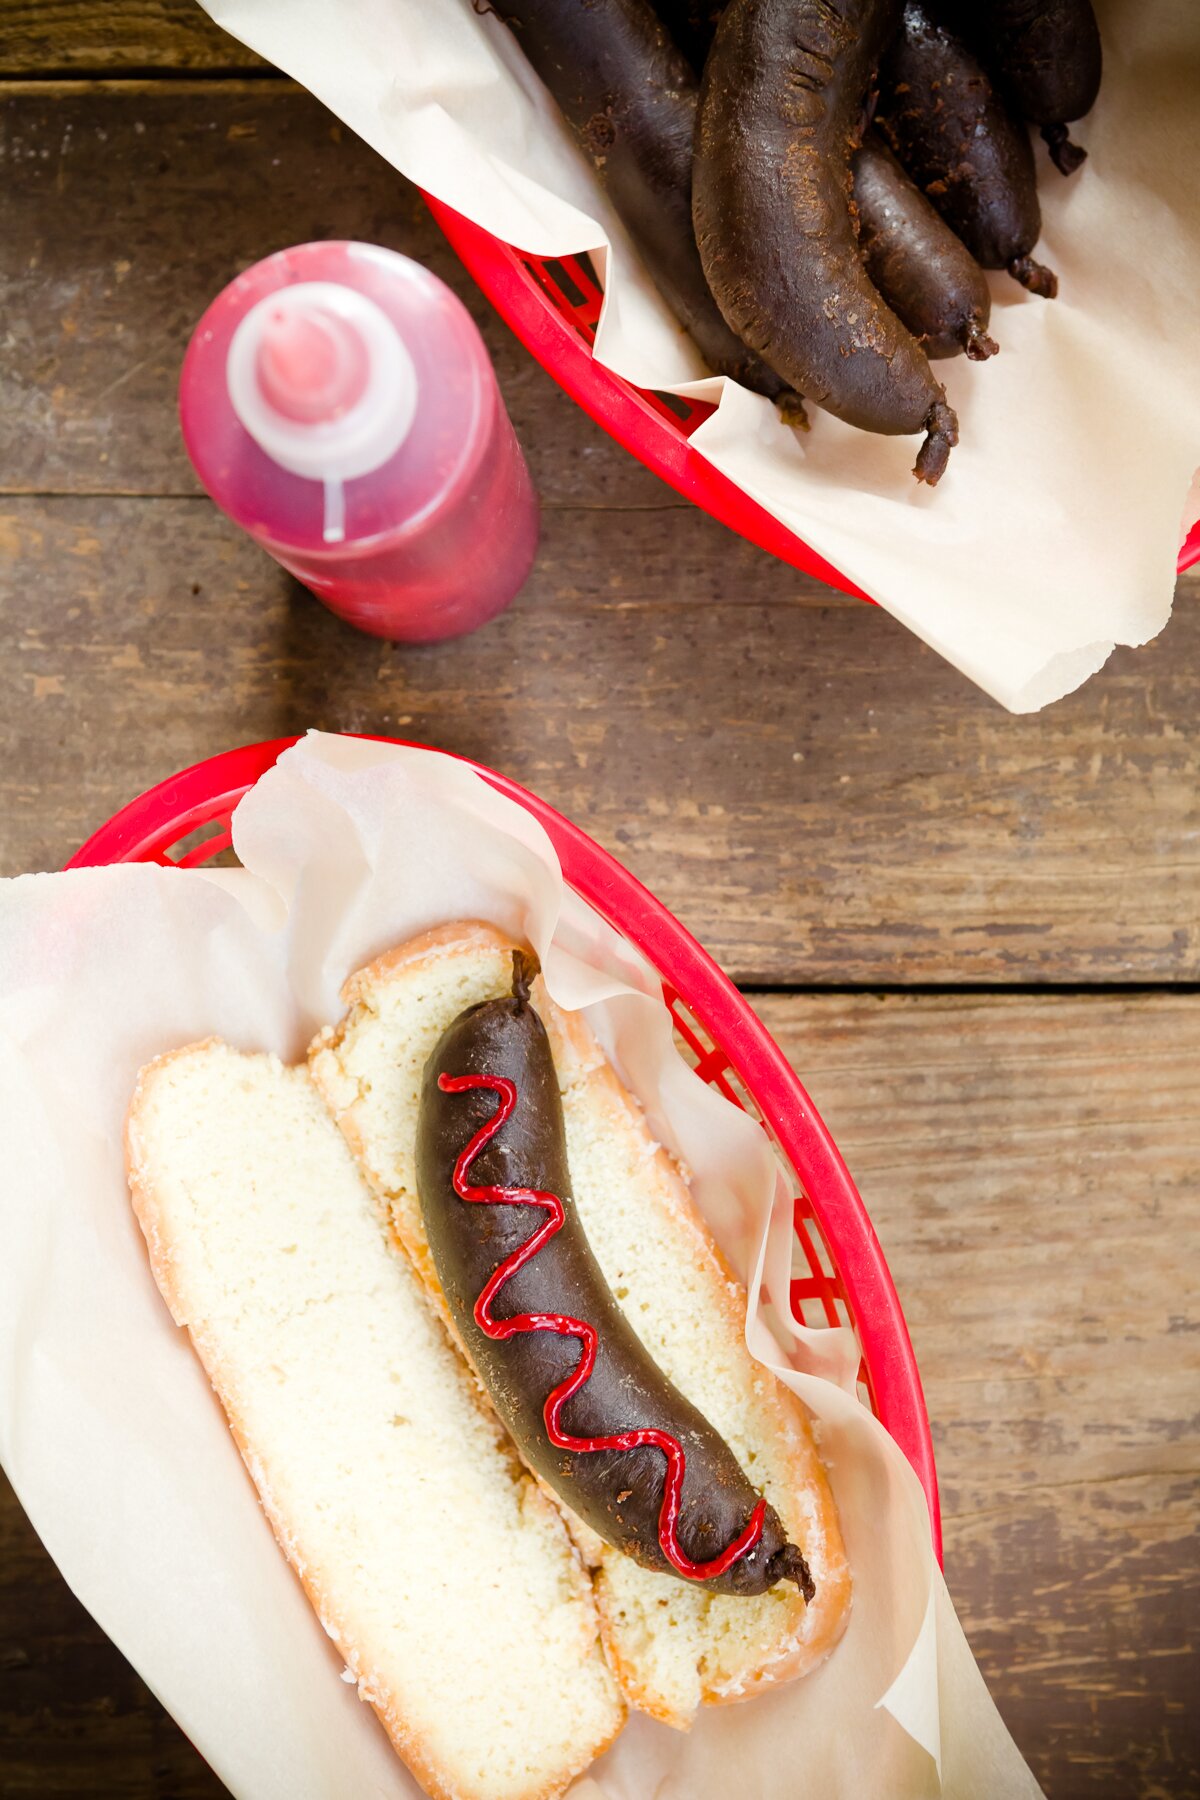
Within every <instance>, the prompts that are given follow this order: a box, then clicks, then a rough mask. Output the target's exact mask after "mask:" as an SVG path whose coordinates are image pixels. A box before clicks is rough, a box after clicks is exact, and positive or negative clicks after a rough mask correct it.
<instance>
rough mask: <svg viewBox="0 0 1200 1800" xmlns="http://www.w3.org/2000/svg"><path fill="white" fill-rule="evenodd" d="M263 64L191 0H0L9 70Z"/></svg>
mask: <svg viewBox="0 0 1200 1800" xmlns="http://www.w3.org/2000/svg"><path fill="white" fill-rule="evenodd" d="M267 66H268V65H267V64H265V63H264V62H263V60H262V58H261V57H260V56H256V55H255V54H254V52H253V50H247V48H246V46H245V45H244V44H239V43H238V41H237V39H236V38H232V37H230V36H229V33H228V32H226V31H222V30H221V28H220V26H219V25H214V24H213V22H212V20H211V19H210V18H209V17H208V14H207V13H205V12H203V11H201V9H200V7H199V6H198V5H197V4H196V0H105V3H104V5H102V6H97V5H96V4H95V0H0V72H2V73H3V74H4V75H8V76H11V75H25V76H42V75H60V74H76V75H95V74H116V73H118V72H119V71H121V70H126V69H136V70H139V71H140V70H145V69H164V70H171V69H196V70H200V69H203V70H206V71H208V72H211V73H213V74H226V73H230V72H237V73H245V72H246V71H251V70H256V69H263V68H266V67H267Z"/></svg>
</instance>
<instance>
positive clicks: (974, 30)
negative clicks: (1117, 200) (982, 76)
mask: <svg viewBox="0 0 1200 1800" xmlns="http://www.w3.org/2000/svg"><path fill="white" fill-rule="evenodd" d="M960 13H961V21H962V30H963V34H964V36H966V37H967V39H968V41H969V42H971V43H972V44H974V45H975V46H976V47H977V48H978V51H979V54H980V56H981V57H982V59H983V61H984V63H985V64H986V66H987V68H988V70H989V71H990V72H991V74H992V75H993V76H994V77H995V79H996V82H997V84H998V86H999V87H1000V88H1001V90H1002V91H1003V92H1004V93H1005V94H1006V95H1007V96H1008V98H1009V100H1010V101H1011V102H1012V104H1013V106H1015V107H1016V109H1017V111H1018V112H1019V113H1020V115H1021V117H1022V118H1023V119H1029V120H1031V121H1032V123H1033V124H1034V125H1040V126H1041V128H1042V136H1043V137H1044V138H1045V140H1046V142H1047V144H1048V145H1049V146H1050V155H1051V156H1052V157H1053V159H1054V162H1055V164H1056V165H1057V167H1058V168H1059V169H1061V170H1062V173H1063V174H1064V175H1070V174H1072V173H1073V172H1074V171H1075V170H1076V169H1077V168H1078V167H1079V165H1080V163H1081V162H1083V160H1084V158H1085V157H1086V156H1087V151H1086V150H1081V149H1080V147H1079V145H1078V144H1073V143H1072V142H1071V139H1070V137H1069V135H1068V133H1067V124H1068V122H1069V121H1070V120H1071V119H1082V117H1083V115H1084V113H1086V112H1091V110H1092V107H1093V106H1094V105H1095V104H1096V95H1097V94H1098V93H1099V92H1100V69H1101V62H1102V54H1101V50H1100V32H1099V28H1098V27H1097V24H1096V15H1095V13H1094V12H1093V11H1092V7H1091V0H960Z"/></svg>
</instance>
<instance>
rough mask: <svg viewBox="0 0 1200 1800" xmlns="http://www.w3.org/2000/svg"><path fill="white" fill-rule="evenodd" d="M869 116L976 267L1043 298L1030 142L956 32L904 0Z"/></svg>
mask: <svg viewBox="0 0 1200 1800" xmlns="http://www.w3.org/2000/svg"><path fill="white" fill-rule="evenodd" d="M875 124H876V126H877V127H878V129H879V130H880V131H881V132H882V134H883V136H884V137H885V138H886V139H887V142H888V144H889V145H890V147H891V149H892V150H893V151H894V153H895V155H896V156H897V157H898V159H899V161H900V163H901V165H902V167H903V168H904V169H905V170H906V171H907V173H908V174H909V175H911V177H912V179H913V180H914V181H915V182H916V184H917V186H918V187H919V188H921V189H922V190H923V191H924V193H926V194H927V195H928V197H929V198H930V200H932V202H933V204H934V205H935V206H936V207H937V209H938V211H939V212H940V213H941V215H942V217H943V219H945V221H946V223H947V225H949V226H950V228H951V230H952V231H954V232H955V233H956V234H957V235H958V236H959V237H960V238H961V239H962V241H963V243H964V244H965V245H966V246H967V249H968V250H969V251H970V252H971V255H972V256H973V257H974V258H975V260H976V262H977V263H979V264H980V266H981V267H982V268H985V269H1007V270H1008V272H1009V274H1010V275H1011V276H1012V277H1013V279H1014V280H1015V281H1019V282H1020V283H1021V285H1022V286H1023V287H1027V288H1028V289H1029V290H1030V291H1031V292H1032V293H1035V294H1041V295H1042V296H1043V297H1044V298H1046V299H1051V298H1052V297H1053V296H1054V294H1055V293H1056V292H1057V289H1058V281H1057V278H1056V276H1055V275H1054V273H1053V271H1052V270H1050V269H1047V268H1044V267H1043V266H1042V264H1041V263H1038V262H1035V261H1034V259H1033V256H1032V255H1031V252H1032V250H1033V247H1034V245H1035V244H1036V243H1037V240H1038V237H1039V235H1040V233H1041V229H1042V213H1041V208H1040V206H1039V205H1038V197H1037V179H1036V173H1035V169H1034V161H1033V146H1032V145H1031V144H1030V142H1029V134H1028V132H1027V131H1026V129H1025V127H1024V125H1023V124H1021V122H1020V121H1019V120H1018V119H1014V118H1013V117H1012V115H1011V114H1010V113H1009V111H1008V109H1007V108H1006V107H1005V106H1004V105H1003V103H1002V102H1001V100H1000V99H999V97H998V95H997V94H996V92H995V91H994V89H993V87H992V84H991V82H990V81H989V80H988V78H987V76H986V74H985V73H984V71H983V69H982V67H981V66H980V64H979V63H978V62H977V61H976V59H975V57H974V56H973V55H972V54H971V52H970V50H969V49H968V48H967V46H966V45H965V44H964V43H963V42H962V40H961V39H960V38H958V37H957V36H955V34H954V33H953V32H952V31H950V30H949V29H948V28H947V27H946V26H945V25H944V24H942V23H941V22H940V18H935V17H934V15H933V13H932V12H931V11H930V10H929V9H928V8H927V7H926V6H924V5H920V4H917V3H916V0H909V4H908V5H906V6H905V8H904V21H903V25H902V27H901V30H900V33H899V35H898V37H897V38H896V40H895V42H894V43H893V45H892V48H891V51H890V53H889V55H888V57H887V59H886V60H885V62H884V65H883V68H882V70H881V71H880V93H879V105H878V108H877V110H876V113H875Z"/></svg>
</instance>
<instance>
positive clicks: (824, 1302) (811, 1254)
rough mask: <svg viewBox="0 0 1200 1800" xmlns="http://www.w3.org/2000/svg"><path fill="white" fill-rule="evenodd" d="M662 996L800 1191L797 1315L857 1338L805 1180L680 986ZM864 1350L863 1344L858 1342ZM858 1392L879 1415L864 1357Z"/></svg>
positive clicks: (699, 1069) (710, 1076) (795, 1248)
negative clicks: (758, 1127) (842, 1328)
mask: <svg viewBox="0 0 1200 1800" xmlns="http://www.w3.org/2000/svg"><path fill="white" fill-rule="evenodd" d="M663 998H664V999H665V1000H666V1003H667V1006H668V1007H669V1008H670V1013H671V1018H672V1019H673V1021H674V1024H675V1041H676V1043H677V1044H678V1045H679V1048H680V1050H681V1052H682V1053H683V1056H684V1058H685V1059H686V1060H687V1061H688V1062H689V1063H690V1064H691V1066H692V1068H693V1069H694V1070H695V1072H696V1074H697V1075H699V1077H700V1079H701V1080H702V1081H704V1082H707V1083H708V1085H709V1087H715V1088H716V1089H717V1092H718V1093H720V1094H723V1095H724V1096H725V1098H726V1100H731V1101H732V1102H733V1104H734V1105H735V1106H737V1107H740V1108H741V1110H742V1111H743V1112H745V1113H749V1114H750V1116H751V1118H752V1119H757V1120H758V1122H759V1124H760V1125H761V1126H762V1127H763V1130H764V1131H765V1132H766V1133H767V1136H768V1137H769V1138H770V1139H771V1143H772V1147H773V1148H774V1150H775V1158H776V1161H777V1162H778V1164H779V1166H780V1168H781V1169H782V1170H783V1174H784V1179H785V1181H786V1182H787V1184H788V1186H789V1187H791V1188H793V1189H797V1188H798V1189H799V1192H798V1193H796V1195H795V1198H794V1199H793V1201H792V1228H793V1232H794V1234H795V1242H794V1243H793V1245H792V1280H791V1294H790V1297H791V1305H792V1313H793V1316H794V1317H795V1319H796V1320H797V1321H798V1323H799V1324H801V1325H806V1326H808V1327H810V1329H813V1330H820V1329H822V1328H825V1329H829V1328H831V1327H834V1326H838V1325H848V1326H849V1327H850V1329H851V1331H853V1332H854V1336H855V1341H856V1342H857V1341H858V1333H857V1331H856V1330H855V1325H854V1315H853V1314H852V1312H851V1310H850V1303H849V1301H848V1300H847V1298H846V1289H845V1287H844V1285H843V1283H842V1278H841V1276H840V1274H839V1273H838V1268H837V1264H836V1262H835V1260H834V1258H833V1255H832V1253H831V1251H830V1249H829V1245H828V1244H827V1242H826V1241H825V1235H824V1233H823V1232H822V1230H821V1227H820V1225H819V1224H818V1223H817V1219H816V1215H815V1214H814V1212H813V1209H812V1203H811V1202H810V1200H809V1198H808V1195H807V1194H806V1193H805V1192H804V1189H803V1184H802V1183H801V1182H800V1181H799V1180H798V1178H797V1175H796V1172H795V1170H794V1169H793V1168H792V1166H791V1164H790V1163H789V1162H788V1161H787V1159H786V1158H785V1157H784V1156H782V1155H781V1154H780V1152H779V1148H778V1145H776V1143H775V1138H774V1134H773V1133H772V1131H771V1128H770V1126H769V1125H767V1123H766V1122H765V1120H764V1119H763V1116H762V1113H761V1111H760V1110H759V1108H758V1106H757V1105H756V1104H755V1101H754V1097H753V1095H752V1094H751V1093H750V1092H749V1090H748V1089H747V1088H746V1087H745V1086H744V1084H743V1082H742V1080H741V1078H740V1076H739V1075H738V1073H737V1070H736V1069H735V1068H734V1067H733V1065H732V1064H731V1063H730V1061H729V1058H728V1057H727V1056H726V1054H725V1052H724V1051H723V1050H722V1049H721V1046H720V1045H719V1044H717V1043H714V1042H713V1039H712V1038H711V1037H710V1035H709V1033H708V1032H707V1031H706V1030H705V1029H704V1027H703V1025H701V1024H700V1022H699V1020H698V1019H697V1018H696V1015H695V1014H694V1013H693V1012H692V1011H691V1010H690V1008H689V1007H688V1005H687V1002H686V1001H685V1000H683V999H682V998H681V997H680V995H679V994H678V993H676V991H675V989H674V988H672V987H668V986H667V984H666V983H665V982H664V983H663ZM859 1348H860V1350H861V1345H860V1346H859ZM858 1394H859V1398H860V1400H862V1402H863V1404H864V1405H866V1406H869V1407H870V1409H871V1411H872V1412H873V1413H875V1414H878V1411H879V1408H878V1407H877V1406H876V1404H875V1394H874V1390H873V1389H872V1386H871V1377H870V1372H869V1370H868V1368H867V1364H866V1360H865V1358H863V1357H862V1356H861V1355H860V1357H859V1364H858Z"/></svg>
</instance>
